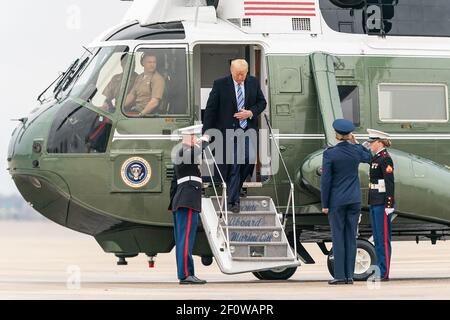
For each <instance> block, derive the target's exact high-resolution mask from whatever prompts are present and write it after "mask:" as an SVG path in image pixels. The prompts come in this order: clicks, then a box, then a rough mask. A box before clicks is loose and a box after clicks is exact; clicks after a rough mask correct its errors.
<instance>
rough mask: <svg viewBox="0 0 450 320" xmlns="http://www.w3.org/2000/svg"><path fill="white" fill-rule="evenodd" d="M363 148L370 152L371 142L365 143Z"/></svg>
mask: <svg viewBox="0 0 450 320" xmlns="http://www.w3.org/2000/svg"><path fill="white" fill-rule="evenodd" d="M362 146H363V147H364V148H366V149H367V150H370V143H369V141H366V142H364V143H363V144H362Z"/></svg>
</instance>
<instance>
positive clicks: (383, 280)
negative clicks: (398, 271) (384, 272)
mask: <svg viewBox="0 0 450 320" xmlns="http://www.w3.org/2000/svg"><path fill="white" fill-rule="evenodd" d="M380 281H381V282H388V281H390V279H389V278H381V279H380Z"/></svg>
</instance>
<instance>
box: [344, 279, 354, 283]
mask: <svg viewBox="0 0 450 320" xmlns="http://www.w3.org/2000/svg"><path fill="white" fill-rule="evenodd" d="M345 283H346V284H353V279H347V280H346V281H345Z"/></svg>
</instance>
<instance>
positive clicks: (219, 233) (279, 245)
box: [201, 196, 300, 274]
mask: <svg viewBox="0 0 450 320" xmlns="http://www.w3.org/2000/svg"><path fill="white" fill-rule="evenodd" d="M240 201H241V211H240V212H239V213H231V212H228V211H227V210H225V207H224V204H223V203H222V197H211V198H203V199H202V206H203V211H202V212H201V218H202V224H203V227H204V229H205V231H206V235H207V238H208V241H209V244H210V246H211V250H212V252H213V254H214V257H215V259H216V262H217V264H218V265H219V268H220V270H221V271H222V272H223V273H225V274H236V273H243V272H255V271H262V270H270V269H276V268H288V267H296V266H298V265H300V262H299V261H298V260H297V257H296V255H294V253H293V250H292V249H291V246H290V245H289V242H288V239H287V237H286V234H285V231H284V228H283V225H282V223H281V220H280V215H279V214H278V212H277V210H276V208H275V204H274V203H273V201H272V199H271V198H270V197H262V196H255V197H253V196H252V197H250V196H249V197H245V198H241V200H240Z"/></svg>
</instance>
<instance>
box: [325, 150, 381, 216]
mask: <svg viewBox="0 0 450 320" xmlns="http://www.w3.org/2000/svg"><path fill="white" fill-rule="evenodd" d="M371 159H372V154H371V153H370V151H369V150H367V149H366V148H364V147H363V146H362V145H360V144H356V145H353V144H351V143H349V142H347V141H344V142H340V143H338V144H337V145H336V146H334V147H331V148H328V149H327V150H325V152H324V154H323V164H322V177H321V180H320V190H321V200H322V208H331V207H338V206H343V205H347V204H352V203H360V202H361V186H360V183H359V177H358V168H359V164H360V163H370V161H371Z"/></svg>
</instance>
